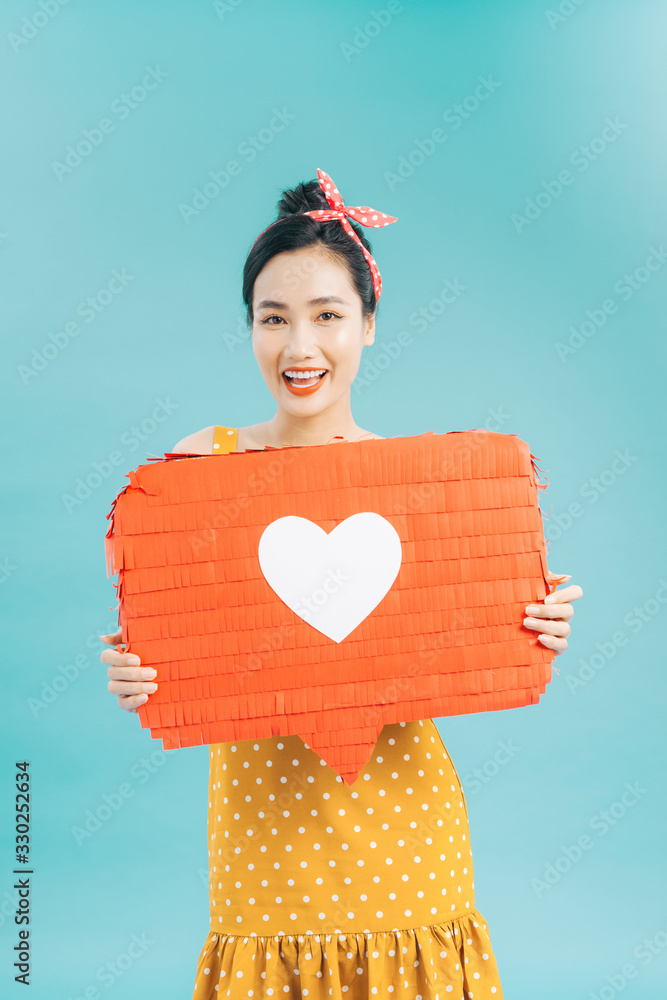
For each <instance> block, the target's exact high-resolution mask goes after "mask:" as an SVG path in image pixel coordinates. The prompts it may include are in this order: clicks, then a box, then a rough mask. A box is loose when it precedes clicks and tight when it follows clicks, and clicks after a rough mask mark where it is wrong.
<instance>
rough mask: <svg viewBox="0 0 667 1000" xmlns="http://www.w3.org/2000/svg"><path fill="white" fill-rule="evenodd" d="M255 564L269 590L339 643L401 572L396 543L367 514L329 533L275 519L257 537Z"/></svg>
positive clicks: (388, 529)
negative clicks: (256, 561)
mask: <svg viewBox="0 0 667 1000" xmlns="http://www.w3.org/2000/svg"><path fill="white" fill-rule="evenodd" d="M257 554H258V556H259V565H260V567H261V570H262V573H263V574H264V578H265V580H266V582H267V583H268V585H269V587H271V589H272V590H273V591H274V592H275V593H276V594H277V595H278V597H279V598H280V599H281V601H283V602H284V603H285V604H286V605H287V606H288V608H291V609H292V611H293V612H294V613H295V614H296V615H298V616H299V618H301V619H303V621H305V622H307V623H308V625H311V626H312V627H313V628H314V629H316V630H317V631H318V632H321V633H322V634H323V635H326V636H328V638H329V639H333V641H334V642H341V641H342V640H343V639H344V638H345V637H346V636H348V635H349V634H350V632H352V631H354V629H355V628H356V627H357V625H359V624H360V622H362V621H363V620H364V618H367V617H368V615H369V614H370V613H371V611H373V609H374V608H376V607H377V606H378V604H379V603H380V601H381V600H382V598H383V597H384V596H385V594H386V593H387V591H388V590H389V589H390V587H391V586H392V584H393V582H394V580H395V579H396V577H397V576H398V571H399V569H400V568H401V559H402V555H403V553H402V549H401V539H400V538H399V536H398V532H397V531H396V529H395V528H394V526H393V524H390V522H389V521H387V519H386V518H384V517H382V516H381V515H380V514H375V513H373V512H372V511H362V512H361V513H359V514H352V515H351V516H350V517H348V518H346V519H345V520H344V521H341V523H340V524H337V525H336V527H335V528H334V529H333V531H331V532H330V533H329V534H327V533H326V531H325V530H324V529H323V528H321V527H320V526H319V525H318V524H315V523H314V522H313V521H309V520H308V518H305V517H295V516H288V517H279V518H278V519H277V520H275V521H272V522H271V524H269V525H267V527H266V528H265V529H264V531H263V532H262V537H261V538H260V540H259V546H258V549H257Z"/></svg>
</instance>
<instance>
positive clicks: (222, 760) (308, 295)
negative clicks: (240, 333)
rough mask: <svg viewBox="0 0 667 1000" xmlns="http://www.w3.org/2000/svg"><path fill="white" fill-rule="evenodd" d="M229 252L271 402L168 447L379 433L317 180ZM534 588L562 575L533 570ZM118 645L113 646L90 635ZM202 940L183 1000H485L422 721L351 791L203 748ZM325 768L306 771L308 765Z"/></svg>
mask: <svg viewBox="0 0 667 1000" xmlns="http://www.w3.org/2000/svg"><path fill="white" fill-rule="evenodd" d="M278 211H279V215H278V219H277V220H276V222H275V223H272V224H271V225H270V226H269V227H268V228H267V229H266V230H264V232H263V233H261V234H260V236H259V237H258V238H257V240H256V241H255V243H254V244H253V247H252V249H251V251H250V254H249V255H248V259H247V261H246V264H245V270H244V279H243V298H244V302H245V304H246V308H247V317H248V323H249V326H250V327H251V330H252V345H253V351H254V354H255V358H256V359H257V363H258V365H259V368H260V371H261V373H262V376H263V378H264V381H265V382H266V384H267V386H268V388H269V390H270V392H271V393H272V395H273V397H274V398H275V400H276V403H277V409H276V412H275V414H274V416H273V417H272V418H271V419H270V420H267V421H264V422H261V423H258V424H253V425H251V426H249V427H241V428H235V427H226V426H221V425H212V426H209V427H205V428H203V429H202V430H200V431H197V432H196V433H194V434H191V435H189V436H188V437H185V438H183V439H182V440H181V441H179V442H178V444H176V445H175V446H174V449H173V451H174V452H177V453H183V454H196V455H208V454H221V453H224V452H229V451H242V450H244V449H246V448H253V449H257V448H260V449H261V448H264V447H265V446H271V447H283V446H307V445H323V444H329V443H330V444H335V443H336V441H340V440H346V441H358V440H361V439H363V438H379V437H380V435H378V434H375V433H374V432H372V431H369V430H365V429H364V428H362V427H359V426H358V425H357V423H356V422H355V420H354V418H353V416H352V411H351V407H350V391H351V386H352V383H353V381H354V379H355V376H356V374H357V371H358V369H359V366H360V362H361V354H362V351H363V348H364V347H366V346H370V345H371V344H372V343H373V342H374V339H375V311H376V306H377V301H378V299H379V296H380V292H381V287H382V286H381V279H380V274H379V271H378V269H377V265H376V264H375V261H374V260H373V258H372V256H371V254H370V244H369V243H368V241H367V240H366V238H365V237H364V235H363V231H362V230H361V229H360V228H359V226H357V225H352V224H351V223H350V222H348V217H349V218H354V219H356V220H357V221H358V222H362V223H363V224H365V225H371V226H374V227H375V228H380V227H381V226H384V225H388V224H389V223H391V222H394V221H395V219H394V218H393V217H392V216H386V215H383V213H381V212H376V211H375V210H373V209H370V208H368V207H361V208H350V207H347V206H345V205H344V204H343V201H342V198H341V196H340V193H339V192H338V190H337V189H336V187H335V186H334V184H333V182H332V181H331V178H330V177H329V176H328V175H327V174H325V173H324V171H321V170H318V180H317V181H314V180H313V181H310V182H308V183H305V184H299V185H297V186H296V188H294V189H293V190H288V191H285V192H284V193H283V196H282V199H281V200H280V202H279V204H278ZM549 578H550V582H551V583H555V582H556V580H560V581H561V582H564V581H565V580H567V579H569V577H559V576H555V575H554V574H550V575H549ZM581 595H582V591H581V588H580V587H577V586H570V587H567V588H565V589H564V590H561V591H555V592H554V594H553V595H551V596H552V599H551V600H550V599H549V598H547V600H546V601H545V603H543V604H536V605H529V606H528V607H527V609H526V611H527V613H528V615H529V617H527V618H525V619H524V624H525V625H526V627H527V628H531V629H537V630H539V633H540V635H539V639H540V641H541V642H542V643H543V644H544V645H545V646H548V647H549V648H550V649H553V650H555V652H556V653H562V652H563V651H564V650H565V649H566V648H567V637H568V635H569V634H570V625H569V621H570V619H571V618H572V615H573V608H572V605H571V604H570V603H568V602H569V601H572V600H576V599H577V598H579V597H581ZM102 639H104V641H106V642H108V643H110V644H116V643H120V641H121V638H120V632H118V633H116V634H115V635H109V636H102ZM101 660H102V662H103V663H107V664H109V670H108V675H109V677H110V682H109V690H110V691H111V692H112V694H115V695H117V697H118V703H119V705H120V707H121V708H123V709H124V710H125V711H129V712H136V711H137V707H138V706H139V705H141V704H143V703H144V702H145V701H146V699H147V698H148V697H149V695H150V693H151V692H152V691H154V690H155V689H156V687H157V685H156V684H155V683H150V682H149V681H150V677H153V676H155V671H153V670H144V669H143V668H142V667H140V666H139V665H138V663H139V661H138V658H137V657H136V656H133V655H130V654H123V653H119V652H116V651H115V650H113V649H107V650H105V651H104V652H103V653H102V655H101ZM209 762H210V779H209V814H208V836H209V858H210V902H211V929H210V933H209V935H208V937H207V940H206V942H205V944H204V947H203V948H202V951H201V954H200V957H199V963H198V967H197V974H196V982H195V989H194V996H195V998H199V1000H211V998H214V997H216V996H217V997H220V996H227V997H232V998H237V997H238V998H240V997H244V998H245V997H265V996H268V997H270V996H290V997H308V998H309V1000H323V998H325V997H334V998H341V1000H342V998H343V997H350V998H361V997H382V998H385V997H388V996H400V997H405V998H408V997H409V998H410V1000H418V998H424V1000H426V998H430V1000H463V998H465V1000H468V998H474V1000H500V998H501V997H502V988H501V985H500V980H499V976H498V970H497V967H496V962H495V958H494V955H493V951H492V948H491V944H490V940H489V935H488V929H487V925H486V922H485V920H484V918H483V917H482V915H481V914H480V913H479V911H478V910H476V909H475V901H474V882H473V867H472V855H471V852H470V844H469V836H468V816H467V808H466V804H465V797H464V794H463V790H462V788H461V783H460V781H459V778H458V774H457V772H456V770H455V768H454V766H453V764H452V763H451V761H450V760H449V756H448V754H447V751H446V748H445V746H444V744H443V742H442V739H441V738H440V735H439V733H438V730H437V728H436V726H435V724H434V722H433V720H431V719H426V720H420V721H417V722H410V723H404V722H401V723H396V724H391V725H385V726H384V728H383V729H382V731H381V733H380V735H379V736H378V740H377V743H376V745H375V747H374V749H373V754H372V755H371V759H370V760H369V762H368V764H367V766H366V768H365V769H364V770H363V771H362V772H361V774H360V775H359V778H358V780H357V781H356V782H355V783H354V785H353V786H348V785H347V784H346V783H345V782H343V780H342V778H341V777H340V775H338V774H336V772H334V771H333V769H332V768H329V767H327V766H326V765H325V762H324V761H323V760H321V759H320V758H319V756H318V755H317V754H316V753H315V752H314V751H313V750H311V749H310V747H308V745H307V744H305V743H304V742H303V741H302V739H301V738H300V737H298V736H287V737H276V738H267V739H262V740H258V741H253V740H246V741H240V742H238V743H234V744H232V743H223V744H217V745H213V746H211V747H210V756H209ZM320 765H324V766H320Z"/></svg>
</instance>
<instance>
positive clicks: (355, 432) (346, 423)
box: [266, 398, 363, 448]
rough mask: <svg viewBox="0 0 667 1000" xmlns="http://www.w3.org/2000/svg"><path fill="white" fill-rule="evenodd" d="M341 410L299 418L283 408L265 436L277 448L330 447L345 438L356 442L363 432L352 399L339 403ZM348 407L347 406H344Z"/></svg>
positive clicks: (326, 411) (273, 419) (268, 422)
mask: <svg viewBox="0 0 667 1000" xmlns="http://www.w3.org/2000/svg"><path fill="white" fill-rule="evenodd" d="M339 402H340V403H341V404H343V405H342V406H332V407H330V408H329V409H327V410H323V411H321V412H320V413H314V414H313V415H312V416H308V417H297V416H295V415H294V414H293V413H289V412H288V411H287V410H283V409H282V407H278V410H277V411H276V414H275V416H274V417H273V418H272V419H271V420H267V422H266V433H267V435H268V438H269V441H270V443H271V444H272V445H273V447H274V448H279V447H284V446H287V447H294V446H297V447H301V446H303V445H320V444H328V443H329V441H331V439H332V438H334V437H338V436H342V437H344V438H345V439H346V440H347V441H355V440H356V439H357V438H358V437H359V436H363V435H362V434H361V428H360V427H358V426H357V424H356V423H355V422H354V418H353V416H352V411H351V410H350V400H349V398H347V399H343V400H340V401H339ZM345 404H346V405H345Z"/></svg>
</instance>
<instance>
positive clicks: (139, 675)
mask: <svg viewBox="0 0 667 1000" xmlns="http://www.w3.org/2000/svg"><path fill="white" fill-rule="evenodd" d="M107 677H109V678H110V679H111V680H112V681H135V682H137V681H153V680H155V678H156V677H157V670H155V669H154V668H153V667H122V666H121V667H117V666H111V667H109V669H108V670H107Z"/></svg>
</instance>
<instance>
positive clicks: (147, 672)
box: [141, 667, 157, 680]
mask: <svg viewBox="0 0 667 1000" xmlns="http://www.w3.org/2000/svg"><path fill="white" fill-rule="evenodd" d="M141 676H142V677H146V678H147V679H149V680H150V678H151V677H156V676H157V670H153V668H152V667H146V669H145V670H144V672H143V674H142V675H141Z"/></svg>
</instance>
